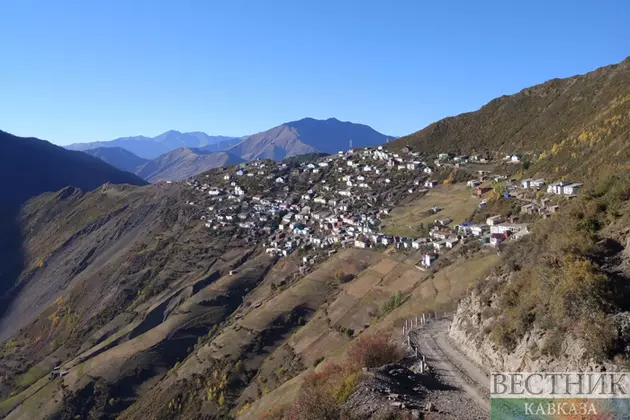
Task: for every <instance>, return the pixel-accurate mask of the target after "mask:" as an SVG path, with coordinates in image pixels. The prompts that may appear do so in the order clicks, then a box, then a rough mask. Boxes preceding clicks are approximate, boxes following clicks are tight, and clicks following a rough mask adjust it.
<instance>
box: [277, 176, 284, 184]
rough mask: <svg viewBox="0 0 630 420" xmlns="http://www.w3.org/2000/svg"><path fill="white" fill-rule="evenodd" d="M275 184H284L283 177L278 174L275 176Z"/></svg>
mask: <svg viewBox="0 0 630 420" xmlns="http://www.w3.org/2000/svg"><path fill="white" fill-rule="evenodd" d="M276 184H284V179H283V178H282V177H281V176H279V177H278V178H276Z"/></svg>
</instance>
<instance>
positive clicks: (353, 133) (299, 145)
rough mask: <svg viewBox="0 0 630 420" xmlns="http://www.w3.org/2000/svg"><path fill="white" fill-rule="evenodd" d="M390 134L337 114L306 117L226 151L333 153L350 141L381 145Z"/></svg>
mask: <svg viewBox="0 0 630 420" xmlns="http://www.w3.org/2000/svg"><path fill="white" fill-rule="evenodd" d="M393 138H394V137H391V136H387V135H384V134H381V133H379V132H378V131H376V130H374V129H373V128H371V127H370V126H368V125H364V124H356V123H352V122H349V121H340V120H338V119H336V118H328V119H326V120H317V119H314V118H310V117H307V118H303V119H301V120H296V121H290V122H287V123H284V124H280V125H278V126H276V127H273V128H271V129H269V130H266V131H263V132H260V133H257V134H253V135H251V136H249V137H247V138H245V139H244V140H243V141H241V142H240V143H239V144H237V145H236V146H233V147H232V148H230V149H228V151H230V152H231V153H233V154H236V155H239V156H241V157H242V158H243V159H245V160H253V159H258V158H266V159H273V160H282V159H284V158H286V157H291V156H296V155H300V154H307V153H315V152H323V153H328V154H334V153H337V151H339V150H347V149H348V148H349V145H350V141H352V146H353V147H356V148H360V147H367V146H377V145H381V144H384V143H387V142H388V141H389V140H392V139H393Z"/></svg>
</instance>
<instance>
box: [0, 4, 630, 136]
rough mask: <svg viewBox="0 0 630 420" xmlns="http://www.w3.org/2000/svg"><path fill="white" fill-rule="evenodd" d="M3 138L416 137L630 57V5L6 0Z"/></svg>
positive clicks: (0, 109) (1, 39) (0, 30)
mask: <svg viewBox="0 0 630 420" xmlns="http://www.w3.org/2000/svg"><path fill="white" fill-rule="evenodd" d="M0 16H2V24H1V25H0V54H2V55H1V57H2V60H1V61H0V129H2V130H5V131H9V132H12V133H14V134H17V135H22V136H35V137H39V138H43V139H47V140H50V141H53V142H55V143H58V144H68V143H72V142H84V141H97V140H110V139H113V138H116V137H121V136H131V135H140V134H142V135H150V136H155V135H157V134H160V133H162V132H164V131H166V130H169V129H176V130H180V131H205V132H207V133H209V134H223V135H244V134H249V133H254V132H259V131H262V130H265V129H268V128H271V127H273V126H275V125H278V124H280V123H283V122H287V121H292V120H296V119H300V118H303V117H306V116H310V117H314V118H328V117H336V118H339V119H341V120H347V121H353V122H360V123H365V124H368V125H370V126H372V127H373V128H375V129H376V130H378V131H381V132H383V133H385V134H391V135H404V134H408V133H411V132H413V131H416V130H419V129H421V128H422V127H424V126H425V125H427V124H429V123H431V122H433V121H435V120H438V119H440V118H443V117H445V116H449V115H455V114H458V113H461V112H466V111H471V110H475V109H478V108H479V107H480V106H481V105H483V104H484V103H486V102H488V101H489V100H491V99H492V98H494V97H497V96H500V95H503V94H511V93H515V92H517V91H519V90H520V89H522V88H525V87H527V86H529V85H532V84H536V83H540V82H543V81H545V80H547V79H550V78H554V77H566V76H571V75H574V74H580V73H585V72H588V71H590V70H593V69H595V68H597V67H600V66H603V65H607V64H612V63H615V62H619V61H621V60H623V59H624V58H625V57H626V56H628V55H630V42H629V41H630V25H628V24H627V22H628V18H630V2H629V1H627V0H598V1H583V0H572V1H565V0H553V1H550V0H545V1H539V0H527V1H519V2H517V1H506V0H501V1H483V0H479V1H470V0H465V1H464V0H462V1H446V0H444V1H430V0H410V1H399V0H391V1H385V0H379V1H371V0H309V1H306V0H291V1H289V0H224V1H213V0H199V1H193V0H178V1H170V0H155V1H141V0H107V1H105V0H88V1H86V0H77V1H74V0H73V1H70V0H41V1H33V0H0Z"/></svg>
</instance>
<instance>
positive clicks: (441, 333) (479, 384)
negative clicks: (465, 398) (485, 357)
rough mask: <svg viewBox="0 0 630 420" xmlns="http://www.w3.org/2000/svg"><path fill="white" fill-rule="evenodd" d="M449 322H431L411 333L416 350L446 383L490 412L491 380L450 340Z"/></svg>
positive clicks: (444, 320)
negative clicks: (464, 393)
mask: <svg viewBox="0 0 630 420" xmlns="http://www.w3.org/2000/svg"><path fill="white" fill-rule="evenodd" d="M449 324H450V320H448V319H440V320H432V321H430V322H428V323H427V324H426V325H421V326H419V327H417V328H414V329H412V330H411V331H410V332H409V338H410V340H411V345H412V347H413V348H417V349H418V352H419V353H420V354H423V355H424V356H425V358H426V359H425V361H426V363H427V364H428V365H429V367H430V368H431V369H433V372H434V374H435V375H436V376H438V377H439V378H440V379H441V380H442V381H443V382H444V383H446V384H448V385H451V386H453V387H456V388H459V389H462V390H463V391H465V392H466V393H467V394H468V395H470V397H471V398H472V399H473V400H474V401H475V402H476V403H477V404H478V405H479V406H480V407H481V408H482V409H484V410H485V411H486V412H490V393H489V385H490V379H489V376H488V374H487V373H486V372H484V371H483V369H481V368H480V367H479V366H477V365H476V364H475V363H473V362H471V361H470V360H468V358H466V356H464V355H463V354H462V353H461V352H460V351H459V350H458V349H457V348H456V347H455V346H454V345H453V344H452V343H451V341H450V340H449V338H448V327H449Z"/></svg>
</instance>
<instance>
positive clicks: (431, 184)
mask: <svg viewBox="0 0 630 420" xmlns="http://www.w3.org/2000/svg"><path fill="white" fill-rule="evenodd" d="M437 185H438V182H437V181H433V180H431V179H427V180H426V181H424V186H425V187H427V188H433V187H435V186H437Z"/></svg>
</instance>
